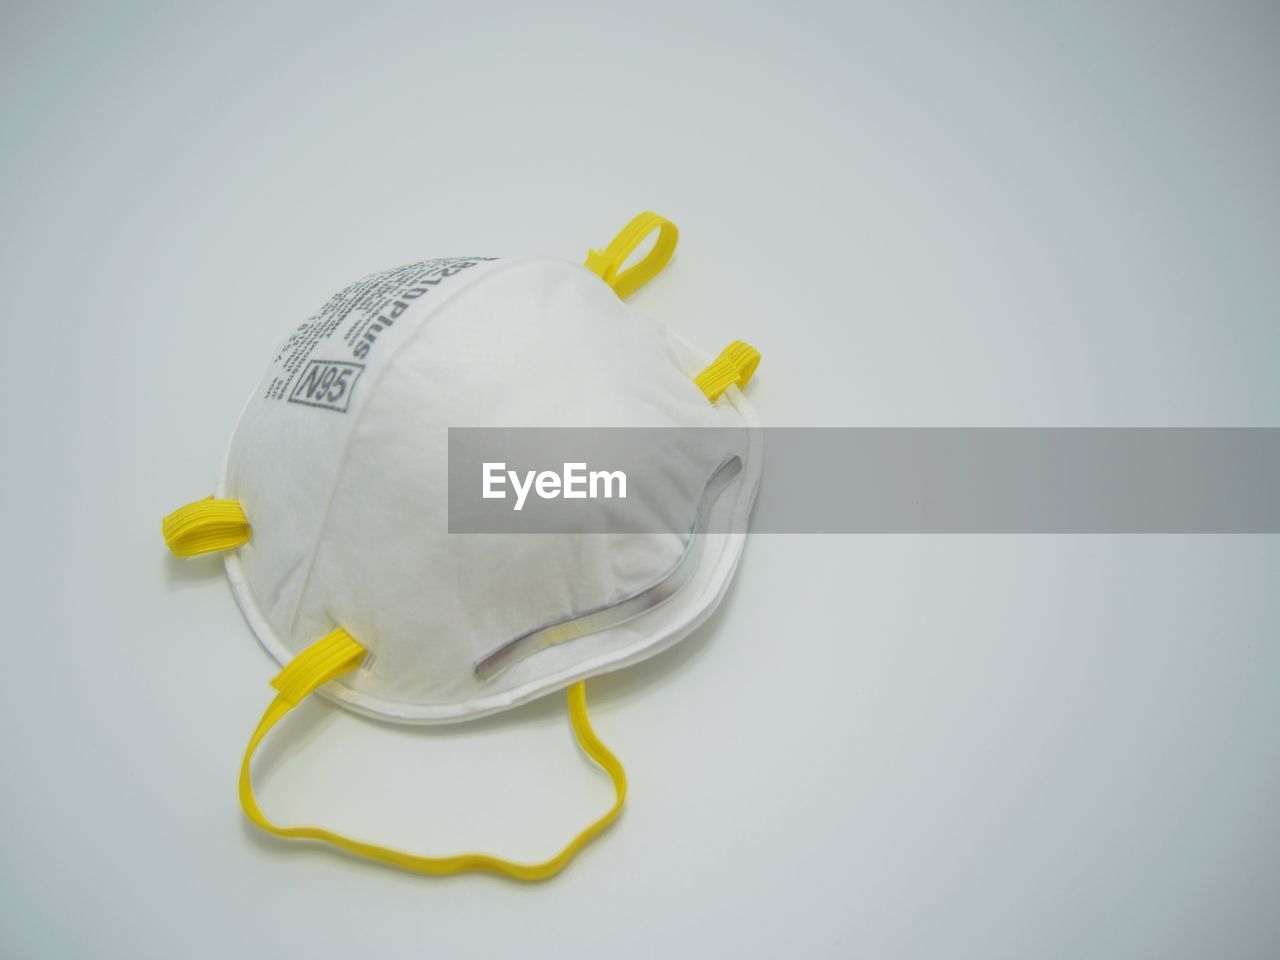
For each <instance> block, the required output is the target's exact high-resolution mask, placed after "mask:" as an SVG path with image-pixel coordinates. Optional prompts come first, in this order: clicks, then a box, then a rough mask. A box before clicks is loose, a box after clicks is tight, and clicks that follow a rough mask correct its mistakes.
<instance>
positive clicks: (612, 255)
mask: <svg viewBox="0 0 1280 960" xmlns="http://www.w3.org/2000/svg"><path fill="white" fill-rule="evenodd" d="M654 230H657V231H659V232H658V239H657V240H656V241H655V242H654V244H653V249H652V250H650V251H649V254H648V256H646V257H645V258H644V259H643V260H641V261H640V262H639V263H637V264H636V265H635V266H634V267H631V268H630V269H629V270H622V265H623V264H624V263H626V262H627V258H628V257H630V256H631V254H633V253H634V252H635V250H636V247H638V246H640V244H641V243H642V242H644V239H645V237H647V236H649V234H651V233H653V231H654ZM679 239H680V231H679V230H677V229H676V225H675V224H674V223H672V222H671V221H670V220H668V219H667V218H666V217H660V216H658V215H657V214H656V213H648V212H646V213H642V214H640V215H639V216H638V217H636V218H635V219H634V220H632V221H631V222H630V223H628V224H627V225H626V226H625V227H623V228H622V232H621V233H619V234H618V235H617V236H616V237H614V238H613V242H612V243H610V244H609V246H607V247H605V248H604V250H589V251H587V259H586V262H585V263H584V264H583V266H585V267H586V268H587V269H588V270H590V271H591V272H592V273H594V274H595V275H596V276H598V277H599V278H600V279H601V280H603V281H604V282H605V283H607V284H608V285H609V286H611V287H613V291H614V293H616V294H617V295H618V296H619V297H620V298H621V299H623V300H625V299H627V297H629V296H631V294H633V293H635V292H636V291H637V290H639V289H640V288H641V287H643V286H644V285H645V284H646V283H648V282H649V281H650V280H652V279H653V278H654V277H656V276H657V275H658V274H659V273H660V272H661V271H662V268H663V267H665V266H666V265H667V261H668V260H670V259H671V255H672V254H673V253H675V252H676V242H677V241H678V240H679ZM620 270H621V271H622V272H621V273H619V271H620Z"/></svg>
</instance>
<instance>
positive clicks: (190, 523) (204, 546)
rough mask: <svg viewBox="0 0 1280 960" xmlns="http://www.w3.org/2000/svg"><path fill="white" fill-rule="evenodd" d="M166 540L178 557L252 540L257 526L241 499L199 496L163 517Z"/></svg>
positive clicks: (191, 555)
mask: <svg viewBox="0 0 1280 960" xmlns="http://www.w3.org/2000/svg"><path fill="white" fill-rule="evenodd" d="M160 530H161V532H162V533H164V542H165V543H166V544H167V545H168V547H169V549H170V550H172V551H173V555H174V556H175V557H194V556H196V555H197V554H201V553H212V552H213V551H214V550H230V549H231V548H232V547H238V546H240V545H241V544H242V543H248V542H249V537H250V536H252V535H253V530H252V529H251V528H250V526H249V521H248V520H247V519H245V515H244V509H243V508H242V507H241V506H240V501H239V500H215V499H213V497H209V498H208V499H206V500H197V501H196V502H195V503H189V504H187V505H186V506H185V507H181V508H180V509H178V510H175V511H173V513H171V514H169V515H168V516H167V517H165V518H164V519H163V520H161V521H160Z"/></svg>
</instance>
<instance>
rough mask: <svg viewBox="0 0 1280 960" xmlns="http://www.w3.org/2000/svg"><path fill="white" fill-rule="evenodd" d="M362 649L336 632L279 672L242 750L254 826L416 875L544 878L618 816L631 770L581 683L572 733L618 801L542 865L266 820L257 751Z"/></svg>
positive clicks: (573, 691)
mask: <svg viewBox="0 0 1280 960" xmlns="http://www.w3.org/2000/svg"><path fill="white" fill-rule="evenodd" d="M364 654H365V650H364V647H362V646H360V644H358V643H356V641H355V640H353V639H352V638H351V636H350V635H349V634H348V633H347V632H346V631H345V630H341V629H339V630H335V631H333V633H331V634H329V635H328V636H326V637H324V638H323V639H321V640H318V641H316V642H315V643H313V644H312V645H311V646H309V647H307V649H305V650H303V651H302V652H301V653H300V654H298V655H297V656H296V657H294V658H293V660H292V661H291V662H290V663H289V665H288V666H287V667H285V668H284V670H283V671H281V673H280V675H279V676H278V677H276V678H275V680H273V681H272V682H271V685H272V686H274V687H275V688H276V689H277V690H279V691H280V694H279V696H277V697H276V698H275V700H274V701H272V703H271V706H269V707H268V708H267V712H266V713H264V714H263V716H262V720H261V721H260V722H259V723H258V728H257V729H256V730H254V732H253V736H252V737H250V739H249V746H248V748H246V750H245V753H244V762H243V763H242V764H241V765H240V805H241V806H242V807H244V812H245V814H246V815H247V816H248V817H249V819H250V820H252V821H253V822H254V823H255V824H257V825H258V826H259V827H261V828H262V829H263V830H266V831H267V832H268V833H273V834H275V835H276V836H278V837H286V838H290V839H300V840H323V841H324V842H326V843H331V844H333V845H334V846H335V847H341V848H342V849H343V850H346V851H347V852H348V853H354V854H356V855H357V856H361V857H367V858H369V859H370V860H378V861H381V862H383V863H389V864H391V865H393V866H397V867H403V868H404V869H405V870H412V871H414V872H416V873H427V874H433V875H436V876H440V875H445V874H454V873H465V872H467V871H472V870H487V871H490V872H492V873H498V874H501V875H503V876H506V877H512V878H514V879H516V880H545V879H547V878H548V877H552V876H555V874H557V873H559V872H560V871H561V870H563V869H564V868H565V866H566V865H567V864H568V863H569V861H570V860H572V859H573V858H574V856H576V855H577V853H578V851H579V850H581V849H582V848H583V847H584V846H586V845H587V844H588V843H590V842H591V841H592V840H593V839H595V838H596V837H597V836H598V835H599V834H600V833H602V832H603V831H604V829H605V828H606V827H608V826H609V824H611V823H613V821H614V820H615V819H617V816H618V814H619V813H620V812H621V811H622V803H623V801H624V800H625V799H626V796H627V774H626V771H624V770H623V769H622V764H621V763H619V762H618V760H617V758H616V757H615V756H614V755H613V754H612V753H610V752H609V749H608V747H606V746H605V745H604V744H603V743H601V742H600V739H599V738H598V737H597V736H596V734H595V731H594V730H592V729H591V720H590V718H589V717H588V716H587V692H586V687H585V686H584V684H582V683H575V684H574V685H573V686H572V687H570V688H569V719H570V721H571V722H572V724H573V732H574V734H575V735H576V736H577V738H578V744H579V745H580V746H581V747H582V749H583V750H584V751H585V752H586V754H587V756H589V757H590V758H591V759H592V760H594V761H595V762H596V763H597V764H599V765H600V766H601V767H602V768H603V769H604V771H605V772H606V773H608V774H609V778H610V779H611V780H612V781H613V787H614V791H615V799H614V801H613V806H612V807H610V808H609V810H608V812H607V813H605V814H604V816H602V817H600V818H599V819H598V820H596V821H595V822H594V823H592V824H591V825H590V826H588V827H587V828H586V829H585V830H583V831H582V832H581V833H579V834H578V835H577V836H576V837H574V838H573V839H572V840H571V841H570V842H569V844H568V846H566V847H565V848H564V849H563V850H561V851H560V852H559V853H558V854H556V855H555V856H554V857H552V858H551V859H550V860H545V861H543V862H542V863H514V862H512V861H510V860H502V859H499V858H498V857H492V856H489V855H488V854H485V853H462V854H457V855H456V856H449V857H423V856H418V855H416V854H412V853H404V852H402V851H400V850H395V849H393V848H391V847H383V846H379V845H378V844H374V843H365V842H364V841H362V840H352V839H351V838H349V837H344V836H342V835H341V834H337V833H333V832H331V831H329V830H324V829H321V828H320V827H280V826H276V825H275V824H274V823H272V822H271V821H270V820H268V819H267V818H266V817H265V816H264V815H263V813H262V810H261V808H259V806H258V801H257V800H256V799H255V798H254V795H253V781H252V779H251V777H250V773H249V761H250V759H251V758H252V757H253V752H254V750H256V749H257V747H258V744H260V743H261V742H262V738H263V737H265V736H266V735H267V732H268V731H269V730H270V729H271V728H272V727H274V726H275V725H276V724H277V723H278V722H279V721H280V718H281V717H283V716H284V715H285V714H286V713H288V712H289V711H290V710H292V709H293V708H294V707H296V706H297V705H298V704H299V703H300V702H301V701H302V700H304V699H305V698H306V697H307V695H308V694H309V693H311V691H313V690H315V689H316V688H317V687H319V686H321V685H323V684H325V683H328V682H329V681H330V680H332V679H334V678H335V677H340V676H342V674H344V673H347V672H348V671H350V670H353V669H354V668H355V667H356V666H357V665H358V664H359V663H360V661H361V660H362V659H363V658H364Z"/></svg>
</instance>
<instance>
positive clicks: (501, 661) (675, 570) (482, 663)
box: [474, 456, 742, 681]
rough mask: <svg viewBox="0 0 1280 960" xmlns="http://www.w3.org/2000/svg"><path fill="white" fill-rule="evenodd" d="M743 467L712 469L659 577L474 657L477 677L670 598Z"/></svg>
mask: <svg viewBox="0 0 1280 960" xmlns="http://www.w3.org/2000/svg"><path fill="white" fill-rule="evenodd" d="M740 473H742V459H741V458H740V457H737V456H733V457H730V458H729V459H728V460H726V461H725V462H724V463H722V464H721V465H720V466H719V467H717V468H716V470H715V472H714V473H712V474H711V478H710V479H709V480H707V484H706V486H705V487H703V488H702V496H701V497H699V499H698V510H697V513H696V514H695V515H694V518H693V524H692V526H691V527H690V528H689V539H688V541H687V542H686V543H685V548H684V552H683V553H681V554H680V557H679V559H678V560H676V562H675V564H674V565H673V566H672V567H671V569H670V570H668V571H667V572H666V573H664V574H663V575H662V576H661V577H659V578H658V579H657V580H656V581H654V582H653V583H651V584H650V585H649V586H647V587H645V588H644V589H642V590H639V591H637V592H636V593H633V594H631V595H630V596H628V597H625V598H623V599H622V600H619V601H618V602H617V603H612V604H609V605H607V606H603V607H597V608H595V609H594V610H588V611H586V612H585V613H582V614H578V615H577V616H573V617H566V618H565V619H563V620H555V621H553V622H551V623H547V624H543V625H542V626H540V627H537V628H535V629H533V630H530V631H528V632H527V633H522V634H520V635H519V636H517V637H513V638H512V639H510V640H508V641H506V642H505V643H503V644H502V645H501V646H499V647H497V648H496V649H494V650H493V651H492V652H490V653H487V654H485V655H484V656H483V657H481V658H480V659H479V660H477V661H476V662H475V666H474V670H475V674H476V677H478V678H479V679H480V680H486V681H487V680H492V679H493V678H494V677H496V676H497V675H498V674H500V673H502V671H504V670H506V669H508V668H509V667H511V666H513V665H515V664H516V663H519V662H520V661H521V660H523V659H525V658H526V657H528V656H530V655H531V654H534V653H537V652H538V651H539V650H544V649H546V648H547V647H550V646H554V645H555V644H557V643H564V642H565V641H567V640H576V639H577V638H578V637H585V636H587V635H588V634H591V633H599V632H600V631H601V630H608V629H609V628H610V627H616V626H618V625H619V624H623V623H626V622H627V621H628V620H632V619H634V618H635V617H638V616H640V614H642V613H647V612H648V611H650V610H652V609H654V608H655V607H658V606H661V605H662V604H664V603H666V602H667V601H668V600H670V599H671V598H672V597H673V596H675V594H676V593H677V592H678V591H679V590H680V588H681V587H683V586H684V585H685V583H686V582H687V581H688V580H689V578H690V577H691V576H693V572H694V571H695V570H696V569H697V568H698V558H699V557H700V556H701V555H702V544H703V540H704V538H703V537H702V536H700V534H703V533H706V530H707V525H708V522H709V520H710V517H711V509H712V508H713V507H714V506H715V504H716V501H717V500H718V499H719V498H720V494H722V493H724V491H725V489H726V488H727V487H728V486H729V484H731V483H732V482H733V481H734V480H736V479H737V477H738V475H739V474H740Z"/></svg>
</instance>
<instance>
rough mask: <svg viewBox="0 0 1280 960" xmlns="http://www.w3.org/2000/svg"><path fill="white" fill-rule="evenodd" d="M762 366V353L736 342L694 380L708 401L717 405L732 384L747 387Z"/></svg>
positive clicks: (721, 352)
mask: <svg viewBox="0 0 1280 960" xmlns="http://www.w3.org/2000/svg"><path fill="white" fill-rule="evenodd" d="M758 366H760V351H759V350H757V349H756V348H755V347H753V346H752V345H751V344H749V343H747V342H746V341H744V340H735V341H733V343H731V344H729V345H728V346H727V347H725V348H724V349H723V350H721V351H720V356H718V357H716V358H715V359H714V360H712V361H711V363H710V364H709V365H708V366H707V368H706V369H705V370H703V371H702V372H701V373H700V374H698V375H697V376H696V377H694V378H693V382H694V383H695V384H696V385H697V387H698V389H699V390H701V391H702V392H703V393H704V394H706V397H707V399H708V400H710V401H711V402H712V403H715V402H716V401H717V400H719V399H720V395H721V394H722V393H724V392H725V390H727V389H728V388H729V385H730V384H737V385H738V387H739V388H742V387H745V386H746V385H747V381H748V380H750V379H751V377H752V375H753V374H754V373H755V372H756V367H758Z"/></svg>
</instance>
